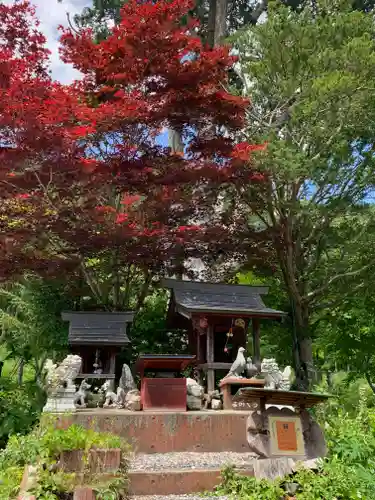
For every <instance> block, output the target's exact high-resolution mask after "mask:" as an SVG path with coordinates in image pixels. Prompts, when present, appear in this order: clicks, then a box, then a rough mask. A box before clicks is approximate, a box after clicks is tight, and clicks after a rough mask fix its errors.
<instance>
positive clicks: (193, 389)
mask: <svg viewBox="0 0 375 500" xmlns="http://www.w3.org/2000/svg"><path fill="white" fill-rule="evenodd" d="M186 391H187V394H188V395H190V396H194V397H196V398H200V399H203V396H204V388H203V387H202V386H201V385H199V384H198V382H196V381H195V380H194V379H192V378H187V379H186Z"/></svg>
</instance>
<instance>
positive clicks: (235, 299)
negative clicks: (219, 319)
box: [163, 279, 285, 317]
mask: <svg viewBox="0 0 375 500" xmlns="http://www.w3.org/2000/svg"><path fill="white" fill-rule="evenodd" d="M163 286H164V287H165V288H171V289H172V290H173V296H174V301H175V304H176V308H177V311H178V312H180V313H182V314H184V313H187V314H189V315H190V314H191V313H194V312H197V313H199V312H202V313H204V312H206V313H216V312H217V313H228V314H231V313H234V314H244V315H254V316H256V315H259V316H270V317H272V316H273V317H280V316H283V315H284V314H285V313H283V312H282V311H277V310H275V309H271V308H269V307H266V305H265V304H264V302H263V300H262V298H261V295H267V293H268V287H266V286H248V285H225V284H220V283H204V282H193V281H179V280H173V279H171V280H164V281H163Z"/></svg>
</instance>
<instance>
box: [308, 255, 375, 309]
mask: <svg viewBox="0 0 375 500" xmlns="http://www.w3.org/2000/svg"><path fill="white" fill-rule="evenodd" d="M374 264H375V260H372V261H371V262H369V263H368V264H366V265H364V266H362V267H360V268H359V269H356V270H354V271H347V272H345V273H340V274H336V276H333V277H332V278H331V279H329V280H328V281H327V282H326V283H325V284H324V285H323V286H321V287H320V288H317V289H316V290H314V291H313V292H310V293H308V294H307V295H306V296H305V297H303V298H302V300H303V301H304V302H311V301H312V300H313V299H314V298H315V297H317V296H319V295H321V294H322V293H323V292H325V290H327V288H329V287H330V286H331V285H332V284H333V283H335V282H336V281H338V280H340V279H342V278H349V277H353V276H358V274H361V273H363V271H366V269H368V268H369V267H371V266H372V265H374Z"/></svg>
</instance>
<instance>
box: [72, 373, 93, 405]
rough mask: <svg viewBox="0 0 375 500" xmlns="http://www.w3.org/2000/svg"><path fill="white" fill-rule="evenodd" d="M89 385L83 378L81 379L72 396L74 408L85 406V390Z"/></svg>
mask: <svg viewBox="0 0 375 500" xmlns="http://www.w3.org/2000/svg"><path fill="white" fill-rule="evenodd" d="M90 387H91V385H90V384H88V383H87V381H86V380H85V379H83V380H82V382H81V385H80V386H79V389H78V391H77V393H76V395H75V397H74V405H75V407H76V408H86V406H87V405H86V402H85V401H86V397H87V391H88V390H89V389H90Z"/></svg>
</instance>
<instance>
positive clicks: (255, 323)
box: [252, 318, 261, 368]
mask: <svg viewBox="0 0 375 500" xmlns="http://www.w3.org/2000/svg"><path fill="white" fill-rule="evenodd" d="M252 327H253V364H254V365H255V366H258V367H259V368H260V364H261V359H260V320H259V318H253V319H252Z"/></svg>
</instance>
